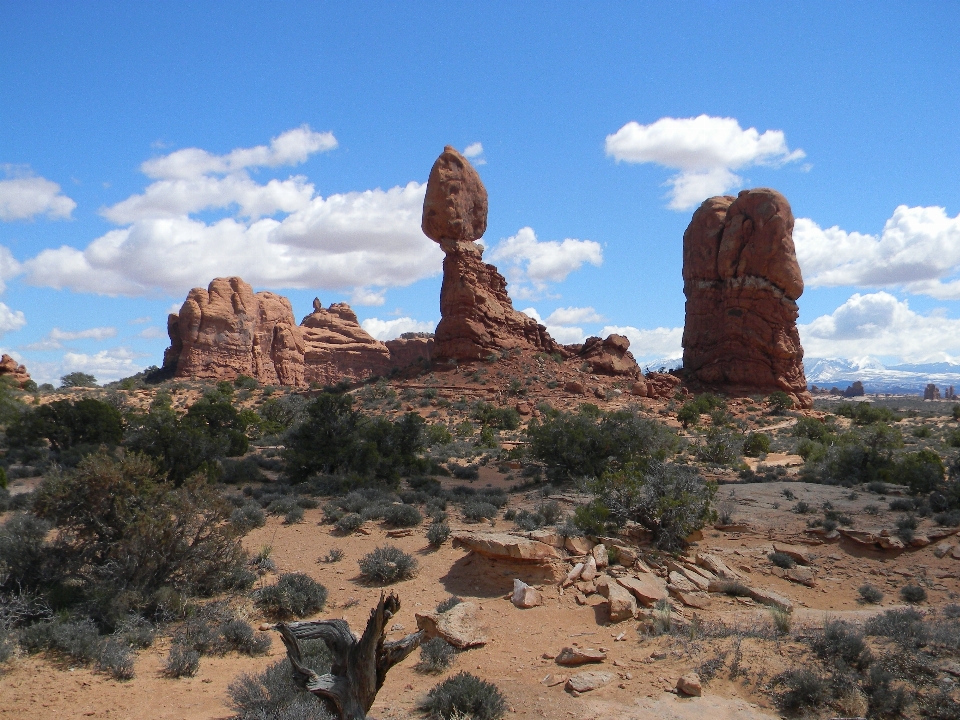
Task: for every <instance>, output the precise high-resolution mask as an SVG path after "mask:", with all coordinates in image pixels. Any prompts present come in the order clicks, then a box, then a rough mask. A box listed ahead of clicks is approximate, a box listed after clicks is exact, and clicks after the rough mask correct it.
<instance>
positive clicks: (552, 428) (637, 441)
mask: <svg viewBox="0 0 960 720" xmlns="http://www.w3.org/2000/svg"><path fill="white" fill-rule="evenodd" d="M527 436H528V438H529V441H530V444H529V451H530V454H531V455H532V456H533V457H534V458H535V459H537V460H539V461H541V462H543V463H544V465H545V466H546V470H547V476H548V477H549V478H550V479H551V480H557V481H566V480H571V479H576V478H581V477H600V476H601V475H602V474H603V473H604V472H606V471H607V470H608V469H609V468H611V467H613V466H621V465H624V464H626V463H629V462H632V461H640V460H643V459H647V458H655V459H661V460H662V459H665V458H666V457H667V455H669V454H672V453H673V452H674V451H675V450H676V448H677V442H678V440H677V436H676V435H675V434H674V433H673V432H671V431H670V430H668V429H667V428H665V427H664V426H662V425H661V424H660V423H657V422H654V421H652V420H645V419H643V418H640V417H639V416H637V415H636V414H635V413H632V412H629V411H625V410H624V411H618V412H613V413H594V412H590V411H588V410H587V409H586V408H582V409H581V411H580V412H578V413H567V412H557V413H552V414H549V415H548V416H547V417H545V418H544V419H543V420H542V421H540V420H536V419H534V420H532V421H531V422H530V425H529V426H528V428H527Z"/></svg>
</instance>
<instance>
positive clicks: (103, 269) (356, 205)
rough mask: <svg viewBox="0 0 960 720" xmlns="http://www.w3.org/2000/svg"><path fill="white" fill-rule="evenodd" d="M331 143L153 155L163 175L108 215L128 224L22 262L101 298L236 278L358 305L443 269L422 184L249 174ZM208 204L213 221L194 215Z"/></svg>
mask: <svg viewBox="0 0 960 720" xmlns="http://www.w3.org/2000/svg"><path fill="white" fill-rule="evenodd" d="M333 147H336V139H335V138H334V137H333V135H332V134H330V133H316V132H313V131H312V130H310V129H309V128H308V127H306V126H304V127H301V128H297V129H294V130H291V131H288V132H285V133H283V134H281V135H279V136H278V137H276V138H274V139H273V140H272V141H271V142H270V144H269V145H262V146H258V147H253V148H239V149H237V150H234V151H232V152H230V153H227V154H226V155H214V154H211V153H209V152H207V151H205V150H201V149H199V148H189V149H186V150H178V151H176V152H173V153H170V154H169V155H165V156H162V157H158V158H154V159H152V160H148V161H147V162H145V163H144V164H143V166H142V169H143V171H144V173H145V174H147V175H148V176H149V177H151V178H154V179H155V180H156V182H153V183H151V184H150V185H149V186H148V187H147V188H146V189H145V191H144V192H143V193H141V194H137V195H132V196H131V197H129V198H127V199H126V200H123V201H121V202H119V203H117V204H116V205H113V206H112V207H109V208H106V209H105V210H103V215H104V216H105V217H106V218H108V219H109V220H112V221H113V222H115V223H117V224H120V225H124V227H120V228H117V229H115V230H111V231H110V232H108V233H106V234H105V235H102V236H101V237H99V238H97V239H95V240H93V241H92V242H91V243H90V244H89V245H87V247H86V248H83V249H80V248H76V247H72V246H68V245H64V246H62V247H59V248H52V249H48V250H44V251H42V252H41V253H40V254H39V255H37V256H36V257H34V258H31V259H29V260H26V261H25V262H24V263H23V264H22V270H23V271H25V273H26V280H27V282H29V283H31V284H33V285H41V286H48V287H54V288H58V289H59V288H69V289H72V290H76V291H80V292H92V293H98V294H103V295H146V294H151V293H155V292H157V291H161V292H165V293H170V294H174V295H181V294H183V293H185V292H186V291H187V290H189V289H190V288H191V287H196V286H206V285H207V284H208V283H209V282H210V280H211V279H213V278H214V277H223V276H228V275H239V276H240V277H242V278H244V279H245V280H246V281H248V282H250V283H251V284H253V285H255V286H267V287H272V288H323V289H330V290H350V289H353V290H354V295H355V298H356V299H357V300H358V304H368V305H369V304H374V305H377V304H382V301H383V293H384V292H385V289H386V288H390V287H397V286H404V285H409V284H410V283H413V282H416V281H417V280H420V279H422V278H425V277H429V276H431V275H436V274H438V273H439V272H440V269H441V261H442V259H443V252H442V251H441V250H440V248H439V247H438V246H437V245H436V243H433V242H431V241H430V240H429V239H428V238H426V237H425V236H424V235H423V233H422V232H421V230H420V216H421V213H422V207H423V195H424V192H425V185H421V184H419V183H416V182H410V183H408V184H407V185H405V186H397V187H393V188H390V189H388V190H381V189H379V188H377V189H375V190H364V191H354V192H345V193H336V194H331V195H329V196H327V197H321V196H320V195H316V194H315V192H314V186H313V185H312V184H310V183H309V182H307V180H306V178H304V177H300V176H297V177H290V178H288V179H286V180H276V179H274V180H269V181H268V182H265V183H259V182H257V181H255V180H254V179H252V178H251V177H250V175H249V174H248V173H247V169H249V168H253V167H276V166H280V165H291V164H296V163H299V162H303V161H304V160H306V159H307V158H308V157H309V155H310V154H312V153H315V152H320V151H324V150H329V149H331V148H333ZM233 208H236V212H235V213H232V212H231V209H233ZM201 211H203V212H206V213H214V216H213V217H212V218H210V217H204V218H203V219H199V218H197V217H194V215H195V214H196V213H199V212H201ZM216 213H219V214H220V215H221V217H219V218H218V217H217V216H216ZM2 267H3V256H2V253H0V269H2ZM371 288H373V289H371Z"/></svg>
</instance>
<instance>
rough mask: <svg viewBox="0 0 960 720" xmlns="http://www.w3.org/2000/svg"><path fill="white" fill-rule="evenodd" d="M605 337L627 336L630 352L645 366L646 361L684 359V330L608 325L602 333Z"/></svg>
mask: <svg viewBox="0 0 960 720" xmlns="http://www.w3.org/2000/svg"><path fill="white" fill-rule="evenodd" d="M600 334H601V335H602V336H603V337H607V336H608V335H612V334H617V335H625V336H626V337H627V339H628V340H629V341H630V352H631V353H633V356H634V357H635V358H636V359H637V362H638V363H640V364H643V361H644V360H659V359H674V358H680V357H683V347H682V345H681V343H682V341H683V328H682V327H676V328H665V327H658V328H653V329H650V330H646V329H640V328H635V327H633V326H631V325H607V326H605V327H604V328H603V329H602V330H601V331H600Z"/></svg>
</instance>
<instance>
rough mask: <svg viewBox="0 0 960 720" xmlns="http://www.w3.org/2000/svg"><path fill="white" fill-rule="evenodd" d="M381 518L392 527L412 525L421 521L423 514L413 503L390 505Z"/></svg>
mask: <svg viewBox="0 0 960 720" xmlns="http://www.w3.org/2000/svg"><path fill="white" fill-rule="evenodd" d="M383 519H384V521H385V522H386V523H387V525H390V526H392V527H414V526H416V525H419V524H420V523H422V522H423V515H421V514H420V511H419V510H417V509H416V508H415V507H414V506H413V505H390V506H388V507H387V509H386V511H385V512H384V513H383Z"/></svg>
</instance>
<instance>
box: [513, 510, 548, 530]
mask: <svg viewBox="0 0 960 720" xmlns="http://www.w3.org/2000/svg"><path fill="white" fill-rule="evenodd" d="M513 521H514V523H516V525H517V528H518V529H520V530H525V531H526V532H530V531H531V530H536V529H537V528H541V527H543V526H544V524H545V523H546V520H545V519H544V517H543V515H541V514H540V513H537V512H530V511H529V510H519V511H517V514H516V515H515V516H514V518H513Z"/></svg>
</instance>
